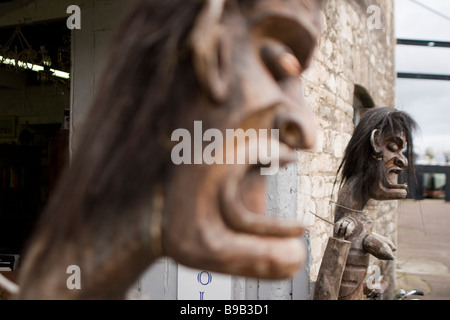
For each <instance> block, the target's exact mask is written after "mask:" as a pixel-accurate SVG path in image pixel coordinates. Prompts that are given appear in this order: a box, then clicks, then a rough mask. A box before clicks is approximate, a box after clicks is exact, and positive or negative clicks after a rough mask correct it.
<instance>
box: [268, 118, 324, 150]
mask: <svg viewBox="0 0 450 320" xmlns="http://www.w3.org/2000/svg"><path fill="white" fill-rule="evenodd" d="M275 128H276V129H278V130H279V131H280V141H281V142H283V143H285V144H287V145H288V146H290V147H291V148H295V149H311V148H313V147H314V144H315V142H316V135H315V123H314V119H312V118H309V117H308V119H302V118H300V117H297V116H295V115H293V114H283V115H280V116H278V117H277V119H276V122H275Z"/></svg>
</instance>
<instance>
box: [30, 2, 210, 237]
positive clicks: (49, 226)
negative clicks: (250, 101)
mask: <svg viewBox="0 0 450 320" xmlns="http://www.w3.org/2000/svg"><path fill="white" fill-rule="evenodd" d="M203 2H204V1H202V0H170V1H150V0H139V1H136V2H135V4H134V6H133V8H132V9H131V10H130V12H128V14H127V15H126V16H125V17H124V20H123V21H122V23H121V24H120V26H119V28H118V30H117V32H116V35H115V38H114V40H113V43H112V46H111V50H110V55H109V57H108V60H107V62H106V67H105V72H104V73H103V75H102V78H101V81H100V82H99V83H100V84H99V88H98V91H97V92H96V96H97V98H96V100H95V101H94V103H93V105H92V107H91V108H90V110H89V111H88V113H87V115H86V120H85V121H84V123H83V126H82V128H77V129H78V130H79V132H80V133H79V134H78V135H77V137H78V139H77V140H76V141H75V142H76V143H75V145H74V148H75V152H74V154H73V157H72V161H71V164H70V169H69V170H67V171H66V172H65V173H64V175H63V176H62V179H61V180H60V184H59V185H58V188H57V189H56V193H55V194H53V195H52V197H51V199H50V203H49V205H48V207H47V209H46V211H45V212H44V213H43V215H42V217H41V219H40V221H39V225H38V228H37V230H36V231H37V234H36V235H38V234H39V235H42V234H43V233H45V230H52V232H53V234H51V235H50V234H48V235H49V236H51V238H52V239H53V240H50V241H51V242H52V243H53V244H56V243H58V242H60V241H63V239H64V238H65V237H71V238H74V235H76V234H77V233H78V232H79V231H80V230H87V229H92V228H95V234H96V235H104V234H114V233H117V232H118V230H114V229H115V228H125V227H124V225H125V224H133V223H136V221H134V222H133V219H134V218H133V217H132V216H131V214H130V213H129V212H127V214H124V212H126V211H130V210H132V208H131V207H132V206H137V205H139V203H140V202H142V201H145V200H146V199H147V201H150V200H149V199H150V198H151V195H152V188H153V187H154V186H155V185H157V183H158V182H159V181H164V180H165V177H166V176H167V174H169V171H170V170H168V166H170V165H172V162H171V159H170V147H171V146H170V145H167V144H170V137H171V133H172V132H173V130H175V128H176V127H177V125H178V126H179V125H180V122H181V121H182V119H183V117H185V115H186V113H189V108H190V107H192V106H193V105H195V99H196V98H197V96H198V92H199V90H200V89H199V88H200V86H199V84H198V80H197V75H196V72H195V70H194V67H193V64H192V57H191V51H190V50H189V46H188V38H189V33H190V32H191V30H192V28H193V26H194V24H195V21H196V19H197V16H198V14H199V12H200V11H201V9H202V7H203ZM135 211H136V210H135ZM134 220H135V219H134ZM111 221H114V222H112V223H111ZM125 229H126V228H125ZM132 230H133V228H131V229H130V232H133V231H132ZM39 232H41V233H39ZM86 233H87V232H86ZM90 233H92V234H94V232H92V230H90ZM96 243H97V242H96ZM98 243H102V241H98Z"/></svg>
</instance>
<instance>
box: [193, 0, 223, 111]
mask: <svg viewBox="0 0 450 320" xmlns="http://www.w3.org/2000/svg"><path fill="white" fill-rule="evenodd" d="M225 1H226V0H205V1H204V2H205V4H204V7H203V9H202V11H201V12H200V14H199V16H198V18H197V21H196V22H195V25H194V28H193V30H192V34H191V37H190V45H191V47H192V51H193V56H194V61H193V62H194V67H195V69H196V73H197V76H198V78H199V81H200V83H201V85H203V86H204V88H205V89H206V90H207V91H208V93H209V94H210V96H211V98H212V99H213V100H215V101H216V102H223V101H224V100H225V99H226V98H227V96H228V93H229V75H228V73H229V70H230V68H229V67H228V65H229V56H228V55H227V54H226V52H225V49H226V48H225V46H224V45H223V41H224V40H223V39H224V35H225V29H224V27H223V26H222V25H221V18H222V15H223V12H224V7H225Z"/></svg>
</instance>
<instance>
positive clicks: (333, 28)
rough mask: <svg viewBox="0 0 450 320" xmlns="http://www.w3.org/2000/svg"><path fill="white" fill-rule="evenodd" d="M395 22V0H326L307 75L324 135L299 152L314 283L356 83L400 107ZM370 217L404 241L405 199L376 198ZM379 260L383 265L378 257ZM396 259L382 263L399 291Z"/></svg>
mask: <svg viewBox="0 0 450 320" xmlns="http://www.w3.org/2000/svg"><path fill="white" fill-rule="evenodd" d="M369 6H376V7H375V8H374V9H375V10H379V11H375V12H376V13H379V15H376V16H374V14H373V13H372V11H368V9H369ZM373 19H379V21H374V20H373ZM393 19H394V12H393V1H391V0H390V1H375V0H374V1H346V0H329V1H326V2H325V4H324V10H323V12H322V21H323V30H322V36H321V39H320V41H319V47H318V50H317V52H316V56H315V59H314V62H313V64H312V66H311V68H310V69H309V71H307V73H306V74H305V76H304V82H305V96H306V97H307V100H308V101H309V103H310V105H311V108H312V110H313V111H314V112H315V114H316V116H317V119H318V121H317V122H318V128H317V137H318V140H317V144H316V146H315V148H314V150H311V151H309V152H301V153H300V154H299V161H298V166H297V170H298V199H297V203H298V205H297V210H298V215H299V216H300V217H301V219H302V220H303V221H304V222H305V224H306V225H307V227H308V233H309V235H308V236H309V251H310V261H309V278H310V281H311V283H312V284H313V283H314V282H315V280H316V278H317V274H318V272H319V268H320V263H321V260H322V256H323V252H324V250H325V247H326V244H327V241H328V237H329V236H330V235H331V234H332V229H333V226H332V225H330V224H328V223H327V222H325V221H323V220H321V219H320V218H317V217H316V216H314V215H313V214H311V212H313V213H315V214H317V215H319V216H320V217H322V218H324V219H326V220H329V221H334V205H332V204H330V200H331V199H333V200H336V197H337V192H338V185H336V186H335V187H334V190H333V184H334V181H335V178H336V172H337V170H338V167H339V164H340V162H341V161H342V157H343V154H344V151H345V148H346V146H347V143H348V141H349V140H350V138H351V135H352V132H353V129H354V122H353V119H354V112H355V111H354V107H353V105H354V87H355V85H360V86H362V87H364V88H365V89H366V90H367V92H368V93H369V94H370V95H371V97H372V99H373V101H374V103H375V105H376V106H391V107H395V79H396V74H395V67H394V63H395V61H394V49H395V37H394V20H393ZM374 22H379V24H378V25H377V27H376V28H373V25H372V24H371V23H374ZM368 216H369V217H370V218H371V219H373V221H374V231H376V232H378V233H380V234H382V235H385V236H387V237H389V238H390V239H391V240H393V241H394V242H395V241H396V237H397V235H396V221H397V201H385V202H379V201H371V202H370V203H369V205H368ZM371 263H373V264H377V265H378V264H380V263H379V261H377V260H376V259H372V261H371ZM394 263H395V262H390V263H382V264H380V265H381V272H382V275H383V278H384V279H385V280H388V281H389V282H390V283H391V285H390V291H391V294H392V292H393V289H394V288H395V268H394V267H393V266H394ZM312 288H313V285H312V286H311V290H312ZM311 294H312V293H311Z"/></svg>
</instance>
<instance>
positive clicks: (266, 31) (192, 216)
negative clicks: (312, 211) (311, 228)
mask: <svg viewBox="0 0 450 320" xmlns="http://www.w3.org/2000/svg"><path fill="white" fill-rule="evenodd" d="M219 2H220V1H209V2H208V1H207V4H206V5H205V8H204V11H203V13H201V15H200V17H199V18H198V20H197V23H196V25H195V27H194V30H193V32H192V36H191V45H192V50H193V56H194V61H195V67H196V72H197V74H198V78H199V82H200V85H201V86H202V87H203V89H204V91H203V92H204V93H205V94H206V96H205V94H203V96H200V97H199V99H198V103H197V104H196V106H195V107H194V108H193V110H192V112H190V113H189V115H188V116H186V118H185V119H183V121H184V128H186V130H188V131H189V132H191V133H192V136H194V135H195V132H196V130H195V128H193V127H194V122H195V121H197V122H201V125H202V130H201V132H200V131H199V130H197V131H198V132H197V140H198V139H201V140H202V141H201V142H200V144H199V145H198V148H197V149H196V150H194V152H193V158H196V159H197V160H199V161H197V163H198V164H197V165H189V164H181V165H178V166H175V167H174V168H173V172H172V174H171V177H172V178H171V182H170V184H169V185H168V187H167V191H166V192H167V193H169V194H168V195H167V197H166V198H167V199H171V201H170V202H168V203H167V204H166V208H165V221H164V225H163V243H164V250H165V252H166V254H167V255H169V256H171V257H173V258H174V259H176V260H177V261H179V262H180V263H183V264H185V265H187V266H190V267H193V268H203V269H208V270H211V271H217V272H223V273H230V274H236V275H243V276H250V277H258V278H286V277H291V276H293V275H294V274H295V273H296V272H297V271H298V269H299V267H300V266H301V265H302V263H303V261H304V258H305V255H304V248H303V244H302V243H301V241H300V239H299V237H300V236H301V234H302V233H303V231H304V228H303V227H302V225H301V224H300V223H299V222H297V221H285V220H279V219H275V218H271V217H268V216H266V215H265V212H266V208H265V203H266V176H267V175H271V174H275V173H276V172H277V171H278V169H279V168H280V167H283V166H285V165H287V164H288V163H291V162H293V161H295V159H296V157H295V149H308V148H311V147H312V146H313V144H314V142H315V121H314V116H313V114H312V113H311V111H310V110H309V108H308V106H307V104H306V102H305V101H304V99H303V89H302V84H301V80H300V76H301V74H302V72H303V71H304V70H305V69H306V68H307V66H308V65H309V63H310V61H311V58H312V53H313V49H314V47H315V45H316V40H317V37H318V35H319V32H320V30H319V25H318V21H319V20H318V9H319V8H318V7H317V5H316V3H313V5H311V1H300V0H289V1H280V0H261V1H252V2H251V4H250V2H247V1H242V2H239V3H240V4H239V5H240V6H241V8H236V7H235V6H233V5H231V3H230V4H229V5H228V4H225V6H224V7H223V8H218V7H216V5H217V3H219ZM233 3H234V2H233ZM238 9H239V10H238ZM218 12H221V14H219V15H218ZM197 129H198V128H197ZM199 137H200V138H199ZM218 141H219V142H218ZM196 143H197V142H196ZM212 149H213V151H214V152H212V151H211V150H212ZM206 158H207V159H206ZM207 162H209V163H207ZM170 190H180V191H178V192H179V194H175V195H172V196H171V195H170ZM180 211H182V212H180Z"/></svg>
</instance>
